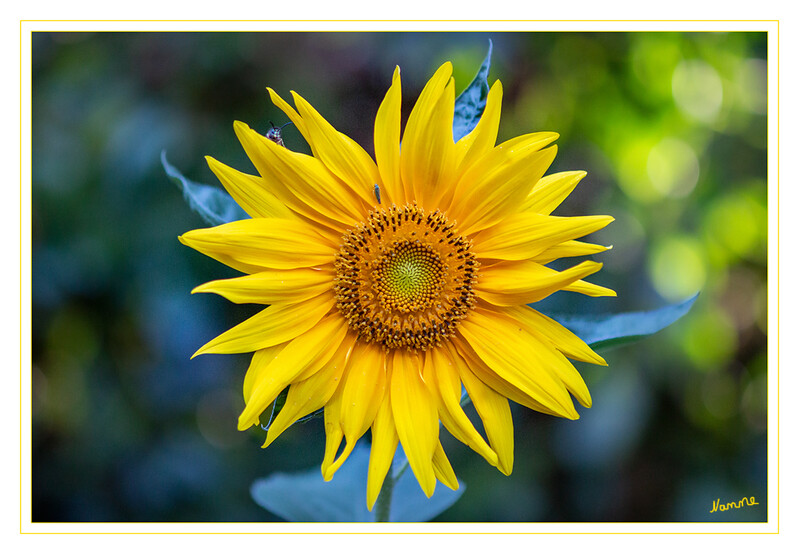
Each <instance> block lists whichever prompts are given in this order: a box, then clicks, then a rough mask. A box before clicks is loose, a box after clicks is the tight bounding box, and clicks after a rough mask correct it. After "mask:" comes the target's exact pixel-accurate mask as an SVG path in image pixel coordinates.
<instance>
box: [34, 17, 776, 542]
mask: <svg viewBox="0 0 799 554" xmlns="http://www.w3.org/2000/svg"><path fill="white" fill-rule="evenodd" d="M34 22H38V23H46V22H53V23H72V22H76V23H77V22H79V23H104V22H117V23H138V22H146V23H152V22H166V23H168V22H181V23H195V22H202V23H231V22H243V23H289V22H296V23H320V22H321V23H341V22H347V23H370V22H388V23H405V22H413V23H422V22H424V23H436V22H446V23H464V22H469V23H499V22H507V23H539V22H540V23H552V22H564V23H582V22H592V23H607V22H614V23H616V22H618V23H628V22H631V23H636V22H652V23H670V22H681V23H701V22H713V23H729V22H736V23H776V24H777V30H776V43H777V48H776V59H777V75H776V80H777V92H776V96H777V114H776V116H775V117H774V119H775V120H776V127H777V131H776V136H777V149H776V151H777V153H776V156H777V162H776V165H777V172H776V173H777V174H776V180H777V185H776V192H777V216H776V218H777V238H776V240H777V260H776V266H777V270H776V273H777V276H776V282H777V286H776V295H777V301H776V311H777V316H776V320H777V333H776V348H775V349H776V351H777V360H776V366H777V390H779V376H780V372H779V321H780V319H779V314H780V310H779V290H780V289H779V282H780V281H779V269H780V264H779V246H780V236H779V230H780V225H779V224H780V213H779V198H780V188H779V184H780V180H779V175H780V173H779V167H780V165H779V160H780V145H779V137H780V134H779V129H780V125H779V113H780V91H779V84H780V74H779V59H780V58H779V37H780V34H779V22H780V20H779V19H753V20H745V19H718V20H716V19H697V20H690V19H689V20H684V19H674V20H672V19H664V20H652V19H624V20H604V19H597V20H592V19H585V20H560V19H554V20H549V19H540V20H538V19H535V20H505V19H497V20H472V19H463V20H414V19H408V20H404V19H403V20H388V21H387V20H368V19H364V20H334V19H328V20H321V19H320V20H312V19H309V20H298V19H274V20H241V19H230V20H206V19H196V20H190V19H189V20H182V19H174V20H172V19H164V20H161V19H156V20H150V19H132V20H114V19H91V20H70V19H64V20H49V19H21V20H20V22H19V27H20V31H19V32H20V39H19V45H20V58H21V57H22V40H23V39H22V36H23V33H22V27H23V24H24V23H34ZM33 32H34V31H30V34H32V33H33ZM37 32H38V31H37ZM110 32H113V31H110ZM141 32H150V31H141ZM178 32H191V31H178ZM229 32H243V31H229ZM286 32H300V31H293V30H291V31H286ZM342 32H344V31H342ZM446 32H453V33H454V32H459V31H446ZM509 32H512V31H509ZM601 32H608V33H612V32H619V31H601ZM627 32H636V31H627ZM638 32H659V31H638ZM660 32H672V31H660ZM762 32H765V33H766V35H767V36H768V34H769V32H770V31H768V30H766V31H762ZM767 46H768V40H767ZM31 48H32V45H31ZM19 74H20V97H19V106H20V116H19V118H20V119H19V121H20V153H19V156H20V168H22V148H21V145H22V75H23V71H22V60H21V59H20V69H19ZM768 85H769V82H768V79H767V87H768ZM767 90H768V89H767ZM767 98H768V92H767ZM767 125H768V119H767ZM767 155H768V154H767ZM22 186H23V183H22V172H20V192H19V195H20V196H19V203H20V222H19V228H20V250H19V260H20V269H19V278H20V299H19V307H20V316H19V317H20V319H19V321H20V325H19V329H20V338H19V344H20V374H19V388H20V411H21V399H22V331H23V329H22V294H21V292H22V291H21V288H22ZM766 186H767V187H768V182H767V185H766ZM767 192H768V191H767ZM767 207H768V206H767ZM768 265H769V264H768V255H767V262H766V271H767V273H768ZM767 290H768V289H767ZM767 297H768V293H767ZM767 310H768V302H767ZM767 391H768V388H767ZM767 395H768V392H767ZM767 398H768V396H767ZM767 404H768V400H767ZM776 413H777V483H778V484H779V481H780V460H779V451H780V450H779V448H780V447H779V435H780V425H779V423H780V421H779V394H778V395H777V399H776ZM767 435H768V433H767ZM19 445H20V453H19V462H20V466H19V467H20V470H19V471H20V479H19V492H20V521H19V526H20V527H19V532H20V535H265V534H268V535H298V534H301V535H352V534H358V535H408V534H414V535H415V534H420V535H486V534H502V535H622V534H623V535H776V534H779V532H780V531H779V527H780V520H779V511H780V503H779V501H780V497H779V486H777V487H776V493H777V500H776V502H775V504H776V506H777V514H776V520H777V529H776V531H754V532H737V531H736V532H724V531H697V532H692V531H677V532H669V531H643V532H638V531H508V532H505V531H500V532H496V531H494V532H492V531H483V532H477V531H416V532H398V531H326V532H323V531H262V532H253V531H214V532H208V531H169V532H160V531H23V527H22V414H21V413H20V436H19ZM31 455H32V452H31ZM766 459H767V460H768V449H767V450H766ZM766 465H767V468H768V461H767V464H766ZM767 471H768V469H767ZM31 485H32V483H31ZM31 508H32V507H31ZM767 514H768V510H767ZM29 516H30V517H31V521H30V524H31V525H34V526H37V525H69V526H74V525H76V524H77V525H134V526H135V525H141V526H144V525H180V526H189V525H231V526H232V525H263V526H270V527H271V526H275V525H281V526H284V525H303V526H307V525H313V526H317V525H323V526H324V525H335V526H341V525H344V526H347V525H353V526H358V527H361V526H368V525H372V524H369V523H358V522H354V523H332V522H317V523H299V522H232V523H231V522H33V521H32V513H31V514H29ZM520 523H521V524H522V525H575V526H577V525H579V526H584V525H659V526H672V525H686V524H698V525H713V526H716V525H735V526H739V525H764V524H765V525H767V524H768V523H769V520H768V515H767V519H766V521H765V522H614V523H608V522H491V523H484V522H446V523H429V522H427V523H404V524H403V523H385V524H377V525H379V526H382V525H390V526H396V525H400V526H404V525H423V526H459V525H469V526H474V525H490V526H491V527H495V526H504V525H514V526H515V525H519V524H520Z"/></svg>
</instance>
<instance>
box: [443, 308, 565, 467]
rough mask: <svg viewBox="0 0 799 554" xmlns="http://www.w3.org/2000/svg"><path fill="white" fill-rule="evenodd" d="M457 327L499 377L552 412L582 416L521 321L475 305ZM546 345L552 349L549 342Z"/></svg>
mask: <svg viewBox="0 0 799 554" xmlns="http://www.w3.org/2000/svg"><path fill="white" fill-rule="evenodd" d="M458 331H459V333H460V335H461V336H462V337H463V338H464V339H465V340H466V341H467V342H468V343H469V345H470V346H471V347H472V348H473V349H474V351H475V353H477V355H478V356H479V357H480V359H482V360H483V361H484V362H485V364H486V365H487V366H488V367H489V368H491V370H492V371H494V372H495V373H496V374H497V375H498V376H499V377H501V378H502V379H504V380H506V381H508V382H509V383H511V384H512V385H514V386H515V387H517V388H519V389H521V390H522V391H523V392H524V393H525V394H527V395H528V396H530V397H531V398H534V399H535V400H536V401H537V402H540V403H541V404H543V405H544V406H546V407H547V408H548V409H550V410H552V411H553V412H555V413H557V414H559V415H561V416H563V417H568V418H569V419H577V418H578V417H579V415H578V414H577V411H576V410H575V409H574V404H573V403H572V400H571V397H570V396H569V393H568V391H567V390H566V387H565V386H564V385H563V382H562V381H561V380H560V379H559V378H557V377H556V376H555V375H554V374H553V370H552V368H551V367H549V366H548V365H547V363H548V362H549V360H550V356H548V355H545V354H547V353H548V352H544V351H542V349H541V346H540V344H541V343H540V342H539V341H535V340H531V339H534V338H533V337H532V336H531V335H530V334H529V333H527V332H526V331H524V330H523V329H521V328H519V326H518V325H514V324H513V323H511V322H509V321H507V320H506V319H504V318H499V317H494V316H492V315H491V314H486V313H484V312H483V311H482V310H478V309H475V310H474V311H472V312H471V313H470V314H469V317H468V318H467V319H465V320H463V321H461V324H460V326H459V327H458ZM497 337H501V340H497ZM545 349H546V350H547V351H550V350H552V348H551V347H548V346H547V347H545ZM461 379H462V380H463V375H461ZM463 384H464V386H466V388H467V390H468V388H469V386H468V383H466V381H465V380H464V383H463ZM498 454H499V453H498Z"/></svg>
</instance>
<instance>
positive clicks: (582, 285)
mask: <svg viewBox="0 0 799 554" xmlns="http://www.w3.org/2000/svg"><path fill="white" fill-rule="evenodd" d="M563 290H567V291H569V292H579V293H580V294H585V295H586V296H593V297H597V296H616V291H615V290H613V289H609V288H607V287H603V286H601V285H595V284H594V283H589V282H587V281H583V280H582V279H581V280H579V281H575V282H574V283H572V284H570V285H567V286H565V287H563Z"/></svg>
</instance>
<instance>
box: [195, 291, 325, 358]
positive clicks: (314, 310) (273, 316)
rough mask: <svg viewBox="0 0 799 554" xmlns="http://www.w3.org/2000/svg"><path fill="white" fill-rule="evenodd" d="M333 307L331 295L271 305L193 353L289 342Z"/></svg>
mask: <svg viewBox="0 0 799 554" xmlns="http://www.w3.org/2000/svg"><path fill="white" fill-rule="evenodd" d="M334 305H335V298H334V297H333V293H332V291H329V290H328V291H325V292H323V293H322V294H320V295H318V296H315V297H313V298H310V299H308V300H304V301H301V302H297V303H295V304H273V305H271V306H269V307H268V308H265V309H263V310H261V311H260V312H258V313H257V314H255V315H254V316H252V317H251V318H249V319H247V320H245V321H243V322H241V323H239V324H238V325H236V326H235V327H233V328H232V329H229V330H228V331H225V332H224V333H222V334H221V335H219V336H218V337H216V338H215V339H213V340H211V341H208V342H207V343H206V344H205V345H204V346H203V347H202V348H200V349H199V350H197V352H195V353H194V355H193V356H192V358H194V356H199V355H200V354H239V353H242V352H254V351H256V350H261V349H262V348H267V347H269V346H275V345H277V344H280V343H283V342H286V341H290V340H291V339H293V338H296V337H297V336H298V335H301V334H302V333H304V332H306V331H308V330H309V329H310V328H311V327H313V326H314V325H316V324H317V323H319V320H320V319H322V317H324V316H325V315H326V314H327V313H328V312H329V311H330V310H331V309H332V308H333V306H334Z"/></svg>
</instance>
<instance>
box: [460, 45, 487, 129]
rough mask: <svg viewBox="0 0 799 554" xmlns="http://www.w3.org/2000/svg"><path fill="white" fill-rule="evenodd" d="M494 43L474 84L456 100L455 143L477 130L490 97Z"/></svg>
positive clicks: (473, 81)
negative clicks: (490, 68) (476, 127)
mask: <svg viewBox="0 0 799 554" xmlns="http://www.w3.org/2000/svg"><path fill="white" fill-rule="evenodd" d="M493 46H494V45H493V44H492V42H491V41H490V40H489V41H488V55H487V56H486V58H485V60H484V61H483V65H481V66H480V70H479V71H478V72H477V75H475V77H474V79H473V80H472V82H471V83H470V84H469V86H468V87H466V88H465V89H464V90H463V92H461V93H460V94H459V95H458V97H457V98H456V99H455V119H454V120H453V121H452V137H453V138H454V139H455V142H458V141H459V140H460V139H462V138H463V137H465V136H466V135H468V134H469V133H470V132H471V131H472V129H474V128H475V126H476V125H477V122H478V121H480V117H481V116H482V115H483V110H484V109H485V107H486V98H487V97H488V89H489V87H488V70H489V67H490V66H491V50H492V48H493Z"/></svg>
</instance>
